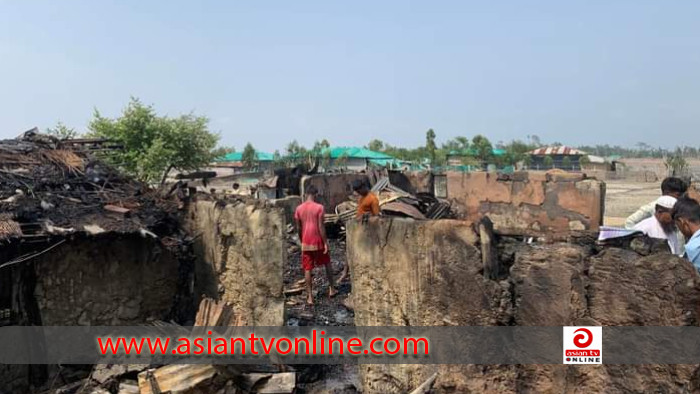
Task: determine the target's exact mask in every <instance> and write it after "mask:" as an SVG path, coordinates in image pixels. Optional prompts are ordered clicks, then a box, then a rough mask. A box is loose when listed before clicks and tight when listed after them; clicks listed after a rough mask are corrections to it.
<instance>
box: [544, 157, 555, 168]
mask: <svg viewBox="0 0 700 394" xmlns="http://www.w3.org/2000/svg"><path fill="white" fill-rule="evenodd" d="M544 166H545V168H554V159H552V156H545V157H544Z"/></svg>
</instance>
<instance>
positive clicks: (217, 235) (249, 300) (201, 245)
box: [186, 201, 287, 326]
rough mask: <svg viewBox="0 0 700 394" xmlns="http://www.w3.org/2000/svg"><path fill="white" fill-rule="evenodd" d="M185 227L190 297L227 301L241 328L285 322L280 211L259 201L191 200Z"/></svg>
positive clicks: (283, 224)
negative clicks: (191, 253) (191, 259)
mask: <svg viewBox="0 0 700 394" xmlns="http://www.w3.org/2000/svg"><path fill="white" fill-rule="evenodd" d="M186 226H187V227H188V228H189V230H190V232H191V234H193V236H194V237H195V243H194V248H195V254H196V255H197V259H196V264H195V292H196V294H197V295H207V296H209V297H212V298H215V299H222V300H225V301H228V302H231V303H232V304H233V306H234V310H235V311H236V313H238V314H239V315H240V316H241V318H242V323H244V324H248V325H259V326H280V325H282V324H283V322H284V296H283V292H282V291H283V281H282V273H283V266H284V262H285V261H286V258H287V256H286V253H287V249H286V239H285V234H286V228H287V226H286V220H285V210H284V209H283V208H280V207H270V206H266V205H265V204H263V203H262V202H257V203H252V202H251V203H244V202H240V201H236V202H230V203H226V202H223V201H220V202H216V201H195V202H192V203H191V204H190V207H189V211H188V215H187V221H186Z"/></svg>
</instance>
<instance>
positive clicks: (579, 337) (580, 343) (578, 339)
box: [574, 328, 593, 347]
mask: <svg viewBox="0 0 700 394" xmlns="http://www.w3.org/2000/svg"><path fill="white" fill-rule="evenodd" d="M579 331H583V333H581V334H576V333H577V332H579ZM584 333H585V334H584ZM574 334H576V335H574V345H576V347H588V346H589V345H590V344H591V342H593V334H592V333H591V331H590V330H588V329H587V328H579V329H578V330H576V331H574ZM586 335H588V337H586ZM586 338H587V339H586ZM584 341H585V342H584Z"/></svg>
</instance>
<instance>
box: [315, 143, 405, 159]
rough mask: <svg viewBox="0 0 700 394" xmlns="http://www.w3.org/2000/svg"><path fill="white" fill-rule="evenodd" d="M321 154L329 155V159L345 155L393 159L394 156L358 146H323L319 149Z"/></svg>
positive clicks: (360, 157)
mask: <svg viewBox="0 0 700 394" xmlns="http://www.w3.org/2000/svg"><path fill="white" fill-rule="evenodd" d="M321 155H322V156H330V158H331V159H337V158H340V157H347V158H352V159H374V160H380V159H393V158H394V157H392V156H389V155H387V154H386V153H382V152H375V151H373V150H369V149H365V148H360V147H346V146H336V147H331V148H325V149H323V150H322V151H321Z"/></svg>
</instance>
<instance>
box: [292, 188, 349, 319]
mask: <svg viewBox="0 0 700 394" xmlns="http://www.w3.org/2000/svg"><path fill="white" fill-rule="evenodd" d="M317 194H318V190H317V189H316V187H315V186H313V185H310V186H309V187H307V188H306V191H305V197H306V201H304V203H303V204H301V205H299V206H298V207H297V209H296V211H294V220H295V222H296V225H297V231H299V240H301V265H302V267H303V268H304V279H305V280H306V303H307V304H308V305H313V303H314V295H313V282H312V279H313V277H312V276H311V271H312V270H313V269H314V267H319V266H323V267H325V269H326V278H328V295H329V296H330V297H333V296H334V295H336V294H338V291H337V290H336V289H335V283H334V282H333V275H332V273H331V266H330V262H331V257H330V255H329V254H328V252H329V251H328V239H327V238H326V227H325V225H324V223H323V212H324V210H323V205H321V204H319V203H317V202H316V195H317Z"/></svg>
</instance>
